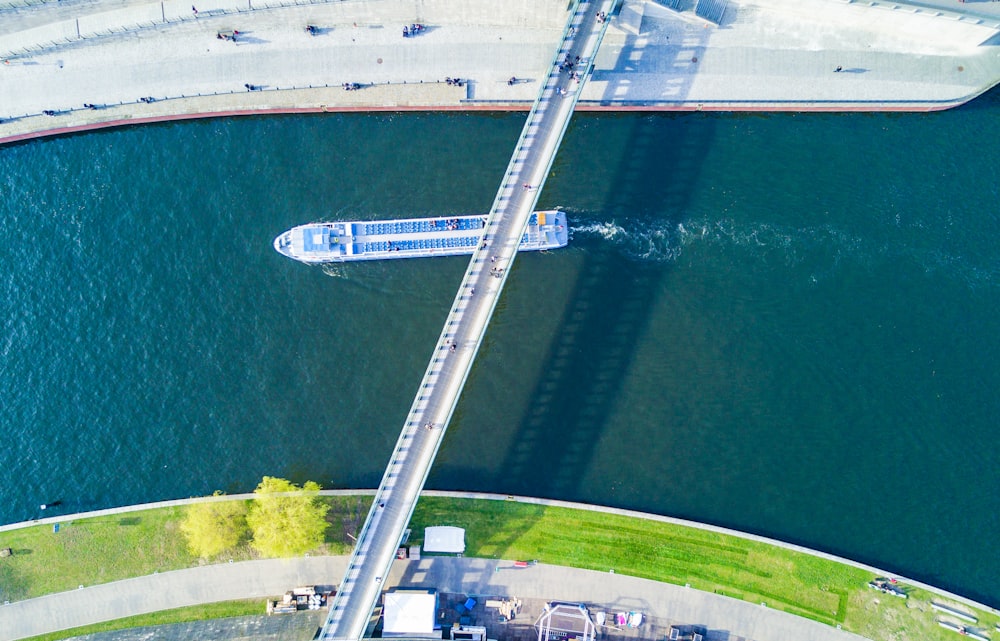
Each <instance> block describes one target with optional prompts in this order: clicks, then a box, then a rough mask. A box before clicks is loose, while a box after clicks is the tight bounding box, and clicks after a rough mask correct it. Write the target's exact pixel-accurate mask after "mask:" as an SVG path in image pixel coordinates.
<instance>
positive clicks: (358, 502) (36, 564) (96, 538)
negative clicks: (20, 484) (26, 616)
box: [0, 496, 371, 601]
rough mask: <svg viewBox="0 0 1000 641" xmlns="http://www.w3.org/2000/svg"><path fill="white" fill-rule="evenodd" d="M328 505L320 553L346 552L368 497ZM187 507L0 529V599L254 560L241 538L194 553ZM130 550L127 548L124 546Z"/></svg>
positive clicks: (335, 499)
mask: <svg viewBox="0 0 1000 641" xmlns="http://www.w3.org/2000/svg"><path fill="white" fill-rule="evenodd" d="M323 500H325V501H328V502H329V503H330V505H331V509H330V512H329V513H328V514H327V521H328V522H329V523H330V524H331V527H330V528H329V530H328V531H327V536H326V539H327V541H326V544H325V545H324V546H323V548H322V549H320V550H317V551H316V552H317V553H319V554H347V553H348V552H350V550H351V541H350V538H349V537H348V534H351V535H354V534H356V533H357V528H358V527H359V526H358V523H360V521H362V520H363V519H364V517H365V515H366V514H367V511H368V506H369V505H370V504H371V497H370V496H358V497H323ZM185 509H186V508H184V507H168V508H159V509H154V510H144V511H141V512H130V513H127V514H122V515H120V516H104V517H98V518H93V519H81V520H77V521H66V522H64V523H61V524H60V527H59V532H58V533H55V532H53V531H52V526H51V525H44V526H42V525H39V526H36V527H30V528H24V529H20V530H11V531H9V532H0V548H11V549H12V550H13V551H14V554H13V556H10V557H7V558H4V559H0V601H8V600H9V601H20V600H23V599H29V598H32V597H36V596H42V595H44V594H52V593H54V592H62V591H65V590H74V589H76V588H77V587H78V586H80V585H96V584H98V583H108V582H110V581H118V580H120V579H127V578H131V577H137V576H144V575H146V574H152V573H153V572H166V571H169V570H180V569H183V568H189V567H195V566H198V565H201V564H204V563H208V562H220V561H228V560H229V559H233V560H234V561H245V560H248V559H253V558H256V557H255V552H254V551H253V550H252V549H251V548H250V546H249V544H247V543H246V542H244V543H242V544H240V545H239V546H237V547H236V548H235V549H233V550H232V551H230V552H226V553H223V554H221V555H219V557H218V558H216V559H211V560H209V561H204V560H201V559H199V558H197V557H195V556H193V555H192V554H191V553H190V552H189V551H188V550H187V546H186V545H185V542H184V538H183V536H181V534H180V532H179V530H178V527H179V525H180V522H181V520H182V519H183V517H184V510H185ZM125 550H127V553H123V551H125Z"/></svg>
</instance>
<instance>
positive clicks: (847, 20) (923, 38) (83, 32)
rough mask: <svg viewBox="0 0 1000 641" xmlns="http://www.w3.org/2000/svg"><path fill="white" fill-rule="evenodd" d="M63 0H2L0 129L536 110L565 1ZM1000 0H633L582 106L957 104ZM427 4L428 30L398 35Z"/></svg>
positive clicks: (615, 26) (994, 34)
mask: <svg viewBox="0 0 1000 641" xmlns="http://www.w3.org/2000/svg"><path fill="white" fill-rule="evenodd" d="M50 4H53V3H45V4H42V5H38V6H30V7H20V8H7V9H0V17H3V18H4V19H5V21H6V23H7V24H8V27H7V30H6V32H5V33H3V32H0V51H3V52H5V53H4V64H3V65H2V68H0V78H2V81H3V83H4V86H5V87H7V89H8V90H7V91H5V92H4V95H3V96H2V97H0V143H10V142H17V141H22V140H26V139H30V138H33V137H38V136H43V135H55V134H64V133H73V132H79V131H87V130H90V129H94V128H99V127H108V126H121V125H125V124H139V123H148V122H156V121H163V120H174V119H181V118H202V117H215V116H226V115H236V114H249V113H254V114H268V113H298V112H302V111H307V112H310V111H311V112H323V111H350V110H364V111H371V110H412V109H420V110H448V109H463V110H465V109H468V110H477V109H491V110H503V109H527V108H528V107H529V106H530V104H531V102H532V101H533V99H534V97H535V94H536V93H537V91H538V85H537V81H538V79H539V78H541V77H543V76H544V70H545V68H546V67H547V65H548V64H549V63H550V61H551V59H552V55H553V51H554V48H555V45H556V43H557V42H558V39H559V36H560V34H561V32H562V29H563V28H564V26H565V20H566V16H567V14H566V11H565V6H564V3H559V2H555V1H553V0H549V1H546V2H540V3H538V2H527V1H522V2H519V3H516V4H514V5H511V6H510V7H509V8H508V9H505V11H503V12H493V11H491V10H490V4H489V3H488V2H485V0H476V1H475V2H461V3H460V2H457V0H431V1H429V2H426V3H421V5H420V7H419V8H415V7H414V6H413V5H411V4H407V3H404V2H402V1H400V0H387V1H386V2H380V3H374V4H372V3H356V2H338V3H332V2H318V3H316V4H312V5H308V6H305V7H302V6H274V5H268V8H266V9H257V8H254V7H255V5H254V4H252V3H246V4H245V3H242V2H237V1H235V0H215V2H214V3H213V4H211V5H203V8H202V7H199V10H198V12H197V14H192V13H191V10H190V7H189V6H188V5H187V4H183V5H180V4H178V3H177V2H166V1H164V2H158V3H142V2H139V1H138V0H136V1H134V2H133V1H130V2H127V3H125V5H126V6H125V7H120V6H119V5H111V4H109V3H108V2H100V1H99V2H95V3H92V4H88V5H86V7H84V6H82V5H74V4H70V6H69V7H62V8H60V7H50V6H49V5H50ZM60 4H62V3H60ZM938 4H940V5H941V6H937V5H938ZM988 5H991V3H985V4H984V3H979V4H977V5H964V4H958V5H956V4H955V3H944V2H943V0H934V1H933V2H931V3H930V5H929V6H928V5H926V4H925V5H921V4H904V3H886V4H883V3H880V2H874V3H866V4H865V5H864V6H862V5H860V4H855V3H851V2H846V3H845V2H838V1H837V0H804V1H802V2H788V1H786V0H730V2H729V3H728V4H727V5H725V9H724V11H723V12H722V13H721V14H719V15H717V16H715V18H716V19H717V20H718V23H716V22H712V21H710V20H706V19H704V18H702V17H700V16H699V15H697V14H696V13H695V12H694V11H693V10H690V9H687V10H684V11H673V10H670V9H667V8H665V7H664V6H662V5H660V4H656V3H651V2H640V1H638V0H630V1H629V2H626V3H624V5H623V7H622V9H621V11H620V13H619V15H617V16H615V17H614V18H613V20H612V23H611V26H610V28H609V32H608V36H607V38H606V39H605V42H604V44H603V45H602V47H601V50H600V52H599V54H598V56H597V59H596V61H595V69H594V73H593V75H592V77H591V79H590V80H589V81H588V83H587V85H586V86H585V88H584V91H583V94H582V98H581V101H580V108H581V109H591V110H610V111H623V110H660V111H665V110H723V111H757V110H769V111H930V110H937V109H946V108H948V107H952V106H955V105H959V104H962V103H964V102H966V101H968V100H970V99H972V98H974V97H975V96H977V95H979V94H981V93H982V92H984V91H986V90H988V89H989V88H991V87H992V86H994V85H995V84H996V82H997V80H998V79H1000V54H998V52H997V47H996V46H994V45H995V44H996V42H997V41H998V40H997V38H998V37H1000V36H998V33H1000V9H998V8H996V7H995V6H988ZM679 6H681V8H684V4H683V3H682V4H681V5H679ZM69 16H75V17H72V18H71V17H69ZM887 17H889V19H887ZM416 22H419V23H422V24H425V25H426V26H427V29H426V30H425V31H423V32H421V33H420V34H419V35H418V36H414V37H408V38H404V37H402V35H401V33H400V29H401V25H405V24H411V23H416ZM306 25H313V26H315V27H316V30H314V32H313V33H314V34H315V35H310V34H309V33H308V32H306V31H305V26H306ZM229 32H237V33H238V34H239V35H238V37H237V38H236V39H220V38H219V37H217V36H218V35H219V34H228V33H229ZM838 70H839V71H838ZM512 77H513V78H515V79H516V80H517V81H516V82H514V83H510V82H508V81H509V80H510V78H512ZM446 78H459V79H462V81H463V82H462V83H461V85H458V84H452V83H447V82H445V79H446ZM345 83H348V84H353V83H357V84H358V85H359V86H360V88H359V89H357V90H354V91H344V90H343V85H344V84H345Z"/></svg>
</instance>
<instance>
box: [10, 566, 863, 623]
mask: <svg viewBox="0 0 1000 641" xmlns="http://www.w3.org/2000/svg"><path fill="white" fill-rule="evenodd" d="M512 565H513V564H512V563H511V562H509V561H499V562H498V561H492V560H486V559H459V558H446V557H437V558H426V559H423V560H420V561H399V562H397V563H396V564H395V565H394V566H393V569H392V572H391V573H390V574H389V575H388V577H387V578H386V581H385V587H387V588H389V587H395V586H397V585H404V586H410V587H435V588H438V589H439V590H441V591H446V592H447V591H451V592H462V593H466V594H484V595H508V596H517V597H520V598H522V599H529V598H530V599H544V600H549V601H551V600H563V601H578V602H586V603H590V604H595V605H598V606H600V607H605V608H608V609H621V608H624V609H628V610H635V609H640V610H642V611H644V613H645V614H647V615H648V616H655V617H658V618H661V619H664V620H669V621H673V622H683V623H688V624H691V623H696V624H700V625H704V626H707V627H708V628H709V629H713V630H728V631H729V633H730V635H732V636H733V637H745V638H747V639H753V640H755V641H787V640H788V639H809V640H812V641H860V640H861V639H863V637H860V636H858V635H855V634H849V633H847V632H843V631H840V630H837V629H835V628H831V627H830V626H827V625H824V624H821V623H817V622H815V621H810V620H808V619H803V618H801V617H796V616H793V615H790V614H786V613H784V612H778V611H776V610H769V609H767V608H764V607H761V606H759V605H754V604H751V603H746V602H743V601H737V600H736V599H728V598H725V597H721V596H718V595H715V594H710V593H708V592H701V591H698V590H690V589H686V588H683V587H680V586H675V585H668V584H663V583H656V582H654V581H648V580H645V579H636V578H633V577H628V576H623V575H620V574H609V573H606V572H593V571H588V570H577V569H573V568H566V567H559V566H549V565H544V564H543V565H536V566H533V567H530V568H527V569H513V568H512ZM346 567H347V557H315V558H306V559H285V560H271V561H247V562H243V563H233V564H229V565H219V566H209V567H205V568H196V569H191V570H179V571H176V572H164V573H162V574H159V575H153V576H146V577H140V578H137V579H130V580H128V581H118V582H115V583H108V584H105V585H99V586H94V587H91V588H84V589H81V590H77V591H74V592H68V593H63V594H55V595H52V596H48V597H41V598H38V599H31V600H28V601H21V602H18V603H13V604H11V605H7V606H3V607H0V641H14V640H15V639H22V638H25V637H28V636H32V635H36V634H44V633H46V632H52V631H56V630H62V629H66V628H68V627H75V626H80V625H87V624H90V623H98V622H100V621H106V620H109V619H115V618H120V617H124V616H129V615H133V614H143V613H146V612H154V611H158V610H166V609H170V608H177V607H183V606H188V605H197V604H199V603H205V602H211V601H218V600H228V599H243V598H260V599H261V608H262V609H263V607H264V603H263V599H264V597H267V596H277V595H280V594H283V593H284V592H285V591H286V590H288V589H290V588H293V587H296V586H299V585H322V584H323V583H324V581H326V580H327V579H328V577H330V576H339V574H342V573H343V571H344V569H345V568H346ZM497 567H500V568H501V571H500V572H497V571H496V568H497ZM504 568H510V569H504ZM657 632H658V638H659V639H662V638H663V634H662V630H660V631H657ZM640 637H641V638H643V639H646V638H652V637H650V636H647V635H646V633H644V632H643V633H641V634H640ZM303 641H305V640H303ZM637 641H638V640H637Z"/></svg>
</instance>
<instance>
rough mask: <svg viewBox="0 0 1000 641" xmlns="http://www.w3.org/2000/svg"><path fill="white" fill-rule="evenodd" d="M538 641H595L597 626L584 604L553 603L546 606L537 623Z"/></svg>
mask: <svg viewBox="0 0 1000 641" xmlns="http://www.w3.org/2000/svg"><path fill="white" fill-rule="evenodd" d="M535 627H536V628H537V629H538V641H568V640H570V639H576V640H577V641H594V639H595V638H596V637H597V626H595V625H594V622H593V620H591V618H590V612H588V611H587V606H585V605H583V604H582V603H559V602H553V603H548V604H546V605H545V612H543V613H542V616H540V617H538V621H537V622H536V623H535Z"/></svg>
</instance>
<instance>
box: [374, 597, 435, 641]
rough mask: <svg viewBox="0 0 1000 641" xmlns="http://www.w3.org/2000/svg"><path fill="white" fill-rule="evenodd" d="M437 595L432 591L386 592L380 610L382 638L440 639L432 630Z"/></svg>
mask: <svg viewBox="0 0 1000 641" xmlns="http://www.w3.org/2000/svg"><path fill="white" fill-rule="evenodd" d="M436 610H437V594H436V593H435V592H434V590H396V591H395V592H386V593H385V597H384V600H383V608H382V616H383V621H382V636H383V637H428V638H434V639H440V638H441V631H440V630H438V631H436V632H435V630H434V613H435V611H436Z"/></svg>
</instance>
